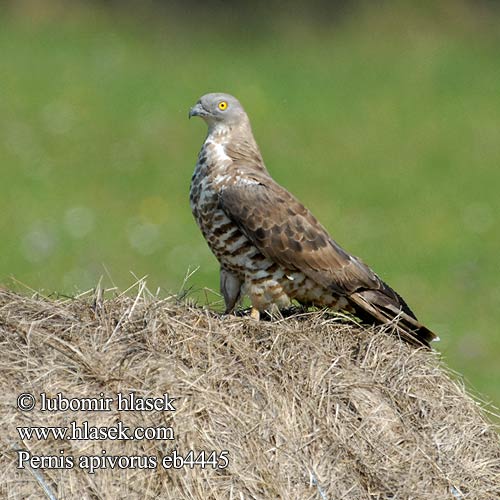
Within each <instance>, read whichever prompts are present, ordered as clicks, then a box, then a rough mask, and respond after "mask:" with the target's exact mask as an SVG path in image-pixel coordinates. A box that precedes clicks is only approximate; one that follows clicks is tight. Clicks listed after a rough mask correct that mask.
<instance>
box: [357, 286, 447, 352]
mask: <svg viewBox="0 0 500 500" xmlns="http://www.w3.org/2000/svg"><path fill="white" fill-rule="evenodd" d="M386 286H387V285H386ZM349 299H350V300H351V302H352V303H353V305H354V307H355V309H356V312H357V314H358V315H359V316H360V317H361V319H362V320H371V321H372V322H373V320H375V321H376V322H377V323H381V324H387V323H393V324H394V327H395V329H396V330H397V332H398V333H399V334H400V335H401V337H402V338H404V339H405V340H406V341H408V342H410V343H411V344H414V345H417V346H422V345H423V346H427V347H429V346H430V343H431V342H432V341H433V340H439V337H438V336H437V335H436V334H435V333H434V332H432V331H431V330H429V329H428V328H427V327H425V326H424V325H422V324H421V323H420V322H419V321H418V320H417V318H416V317H415V315H414V314H413V312H412V311H411V309H410V308H409V307H408V305H407V304H406V302H404V300H403V299H402V298H401V297H400V296H399V295H398V294H397V293H396V292H394V290H392V288H390V287H388V286H387V288H386V289H382V290H360V291H357V292H354V293H352V294H351V295H350V296H349Z"/></svg>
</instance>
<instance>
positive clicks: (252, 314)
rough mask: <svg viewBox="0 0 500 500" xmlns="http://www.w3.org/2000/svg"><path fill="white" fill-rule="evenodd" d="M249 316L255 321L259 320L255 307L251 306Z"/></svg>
mask: <svg viewBox="0 0 500 500" xmlns="http://www.w3.org/2000/svg"><path fill="white" fill-rule="evenodd" d="M250 317H251V318H252V319H254V320H255V321H259V320H260V312H259V310H258V309H256V308H255V307H252V311H251V312H250Z"/></svg>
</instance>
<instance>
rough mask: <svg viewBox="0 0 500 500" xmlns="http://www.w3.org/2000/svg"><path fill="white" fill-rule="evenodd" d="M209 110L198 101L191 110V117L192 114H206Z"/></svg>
mask: <svg viewBox="0 0 500 500" xmlns="http://www.w3.org/2000/svg"><path fill="white" fill-rule="evenodd" d="M207 114H208V113H207V110H206V109H205V108H204V107H203V106H202V105H201V102H197V103H196V104H195V105H194V106H193V107H192V108H191V109H190V110H189V118H191V117H192V116H206V115H207Z"/></svg>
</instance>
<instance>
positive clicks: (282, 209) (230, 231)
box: [189, 93, 436, 345]
mask: <svg viewBox="0 0 500 500" xmlns="http://www.w3.org/2000/svg"><path fill="white" fill-rule="evenodd" d="M192 116H199V117H201V118H203V119H204V120H205V122H206V123H207V125H208V135H207V137H206V139H205V142H204V143H203V146H202V148H201V151H200V153H199V156H198V162H197V164H196V168H195V171H194V174H193V177H192V179H191V190H190V204H191V209H192V211H193V215H194V217H195V219H196V222H197V223H198V225H199V227H200V229H201V232H202V233H203V236H204V237H205V239H206V240H207V242H208V245H209V246H210V248H211V250H212V252H213V253H214V254H215V256H216V257H217V259H218V260H219V263H220V287H221V292H222V295H223V297H224V301H225V305H226V313H230V312H232V311H233V310H234V308H235V307H236V305H237V304H238V302H239V300H240V298H241V297H242V296H244V295H248V296H249V297H250V300H251V303H252V312H251V316H252V317H253V318H255V319H259V317H260V313H262V312H263V311H272V310H275V309H276V308H278V309H280V308H285V307H287V306H289V305H290V304H291V301H292V299H294V300H296V301H298V302H299V303H301V304H305V305H315V306H326V307H329V308H333V309H335V310H346V311H349V312H352V313H354V314H356V315H357V316H358V317H359V318H360V319H361V320H363V321H368V322H370V323H380V324H383V323H388V322H393V320H395V319H396V321H394V323H395V325H396V328H397V329H398V331H399V332H400V333H401V335H402V337H404V338H406V339H407V340H410V341H412V342H414V343H420V344H424V345H428V344H429V342H430V341H431V340H434V339H435V338H436V336H435V335H434V333H432V332H431V331H430V330H428V329H427V328H426V327H425V326H423V325H422V324H420V323H419V322H418V320H417V318H416V317H415V315H414V314H413V312H412V311H411V309H410V308H409V307H408V305H407V304H406V302H405V301H404V300H403V298H402V297H401V296H400V295H398V294H397V293H396V292H395V291H394V290H393V289H392V288H391V287H389V286H388V285H387V284H386V283H384V282H383V281H382V280H381V279H380V278H379V277H378V276H377V275H376V274H375V273H374V272H373V271H372V270H371V269H370V268H369V267H368V266H367V265H366V264H365V263H364V262H363V261H361V259H359V258H358V257H355V256H353V255H350V254H349V253H348V252H346V251H345V250H344V249H343V248H341V247H340V246H339V245H338V244H337V243H336V242H335V241H334V240H333V239H332V238H331V237H330V235H329V234H328V232H327V231H326V229H325V228H324V227H323V226H322V225H321V224H320V223H319V222H318V221H317V220H316V218H315V217H314V216H313V215H312V214H311V212H310V211H309V210H308V209H307V208H305V207H304V205H302V204H301V203H300V202H299V201H298V200H297V199H296V198H295V197H294V196H293V195H292V194H290V193H289V192H288V191H287V190H286V189H285V188H283V187H282V186H280V185H279V184H278V183H276V182H275V181H274V180H273V179H272V177H271V176H270V174H269V172H268V171H267V169H266V167H265V165H264V161H263V160H262V156H261V153H260V151H259V148H258V146H257V143H256V142H255V139H254V137H253V133H252V129H251V126H250V121H249V119H248V116H247V114H246V113H245V110H244V109H243V107H242V105H241V104H240V103H239V101H238V100H237V99H236V98H235V97H233V96H231V95H229V94H222V93H214V94H206V95H204V96H203V97H201V98H200V99H199V100H198V102H197V103H196V104H195V105H194V106H193V107H192V108H191V109H190V111H189V117H190V118H191V117H192Z"/></svg>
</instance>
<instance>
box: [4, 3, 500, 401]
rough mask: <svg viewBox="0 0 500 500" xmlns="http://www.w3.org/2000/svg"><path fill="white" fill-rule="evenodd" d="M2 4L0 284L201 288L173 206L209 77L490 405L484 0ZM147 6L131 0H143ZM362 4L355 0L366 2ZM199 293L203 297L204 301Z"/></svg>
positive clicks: (496, 285) (280, 176) (494, 316)
mask: <svg viewBox="0 0 500 500" xmlns="http://www.w3.org/2000/svg"><path fill="white" fill-rule="evenodd" d="M140 5H141V6H139V4H138V3H133V2H115V3H113V2H85V3H78V2H55V1H31V2H30V1H16V2H10V3H4V4H3V7H2V11H1V13H0V190H1V191H0V194H1V196H0V213H1V217H0V238H1V241H2V253H1V257H0V282H1V283H3V284H4V285H5V286H8V287H11V288H12V287H13V288H16V287H20V288H22V287H21V286H20V285H19V284H18V283H17V282H16V281H14V280H12V278H15V279H16V280H19V281H20V282H23V283H25V284H27V285H29V286H30V287H32V288H34V289H37V290H42V291H43V292H44V293H46V294H51V293H53V292H57V293H62V294H68V295H75V294H77V293H79V292H81V291H84V290H87V289H90V288H92V287H94V286H95V285H96V283H97V282H98V280H99V278H100V277H101V276H103V282H104V284H105V285H107V286H111V285H113V284H115V285H116V286H118V287H119V288H120V289H122V290H123V289H125V288H127V287H128V286H129V285H131V284H132V283H133V282H134V281H135V279H134V277H133V275H132V274H131V272H132V273H134V274H135V275H136V276H139V277H141V276H145V275H147V276H148V286H149V288H150V289H151V290H156V289H157V288H158V287H161V290H162V291H161V293H162V294H163V295H167V294H169V293H171V292H174V293H176V292H178V291H179V290H180V289H181V288H182V287H183V282H184V278H185V276H186V274H187V273H188V270H193V269H195V268H199V269H198V270H197V272H196V273H194V274H193V275H192V276H191V277H190V278H189V280H188V282H187V284H186V285H185V286H187V287H193V289H194V290H195V292H193V293H194V294H195V296H197V297H198V298H199V300H200V301H201V302H205V301H206V300H209V301H210V302H216V301H218V300H219V298H218V297H217V295H216V294H214V293H211V292H206V293H205V292H204V289H205V288H211V289H214V290H217V289H218V266H217V263H216V260H215V258H214V257H213V256H212V255H211V253H210V251H209V250H208V247H207V246H206V244H205V242H204V240H203V238H202V236H201V234H200V233H199V231H198V228H197V227H196V225H195V223H194V221H193V219H192V216H191V213H190V209H189V203H188V190H189V182H190V177H191V174H192V170H193V167H194V164H195V161H196V156H197V153H198V150H199V148H200V146H201V143H202V141H203V139H204V137H205V133H206V127H205V124H204V123H203V122H202V121H201V120H191V121H188V119H187V112H188V109H189V107H190V106H191V105H192V104H194V102H195V101H196V100H197V99H198V97H199V96H200V95H202V94H204V93H206V92H213V91H226V92H230V93H232V94H234V95H236V96H237V97H239V99H240V100H241V101H242V103H243V104H244V106H245V107H246V109H247V111H248V113H249V114H250V117H251V120H252V123H253V128H254V132H255V135H256V138H257V141H258V143H259V144H260V146H261V149H262V152H263V155H264V158H265V160H266V163H267V166H268V168H269V170H270V171H271V173H272V174H273V175H274V177H275V178H276V179H277V180H278V182H280V183H281V184H283V185H285V186H286V187H287V188H288V189H290V190H291V191H292V192H293V193H294V194H296V195H297V196H298V197H299V199H301V200H302V201H303V202H304V203H305V204H306V205H307V206H309V207H310V208H311V210H312V211H313V213H315V214H316V215H317V216H318V218H319V219H320V220H321V221H322V222H323V223H324V225H325V226H326V227H327V228H328V229H329V230H330V231H331V233H332V235H333V236H334V238H335V239H336V240H337V241H338V242H339V243H341V244H342V245H343V246H344V247H345V248H346V249H347V250H349V251H351V252H352V253H354V254H356V255H359V256H361V257H362V258H363V259H364V260H365V261H366V262H367V263H369V264H370V265H371V266H372V267H373V268H374V269H375V270H376V271H377V272H378V273H379V274H380V275H381V276H382V277H383V278H384V279H385V280H386V281H388V282H389V283H390V284H391V285H392V286H393V287H394V288H395V289H396V290H398V291H399V292H400V293H401V294H402V295H403V296H404V297H405V298H406V299H407V300H408V302H409V304H410V305H411V307H412V308H413V309H414V310H415V312H416V313H417V315H418V316H419V317H420V319H421V320H422V321H423V322H424V323H425V324H427V325H428V326H429V327H431V328H432V329H434V330H435V331H436V332H438V333H439V335H440V336H441V338H442V341H441V343H440V344H439V345H438V349H439V350H441V351H442V352H443V353H444V356H445V359H446V361H447V363H448V364H449V366H450V367H452V368H453V369H454V370H456V371H458V372H459V373H461V374H464V375H465V376H466V378H467V380H468V381H469V382H470V385H471V386H472V387H474V388H475V389H476V390H478V391H479V392H481V393H482V394H483V395H484V397H485V399H486V400H488V401H489V400H491V401H493V403H494V404H496V405H498V404H499V403H500V383H499V382H500V362H499V356H500V336H499V334H498V333H499V326H498V325H499V323H500V282H499V276H500V273H499V271H500V263H499V253H500V252H499V251H500V234H499V210H500V200H499V198H500V197H499V190H500V52H499V47H500V29H499V27H500V13H499V12H498V10H497V9H496V8H495V5H496V4H494V3H491V2H490V3H488V2H479V3H478V2H474V3H473V2H471V3H466V2H460V1H441V2H419V3H417V2H414V3H413V2H389V3H384V2H381V3H379V2H377V6H376V7H375V6H374V3H373V4H370V3H366V4H359V5H357V6H356V5H354V4H352V3H348V2H347V3H345V2H344V3H342V8H340V7H339V5H340V4H335V3H333V4H327V3H326V2H324V3H323V2H318V3H317V4H315V3H314V2H313V3H311V4H309V7H308V8H307V10H305V9H299V8H298V7H297V3H296V2H295V3H294V2H292V3H290V4H287V5H288V7H287V8H286V9H285V10H286V12H285V11H284V10H283V9H281V8H280V4H279V3H273V2H272V1H271V2H268V3H257V4H252V5H253V7H248V6H247V7H245V5H243V6H241V5H240V6H238V4H231V5H229V4H225V3H224V2H203V3H201V2H195V1H188V2H187V3H180V2H177V3H175V2H174V3H163V2H151V3H147V4H144V3H141V4H140ZM145 5H146V6H145ZM370 5H373V7H370ZM216 305H217V304H214V307H216Z"/></svg>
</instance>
